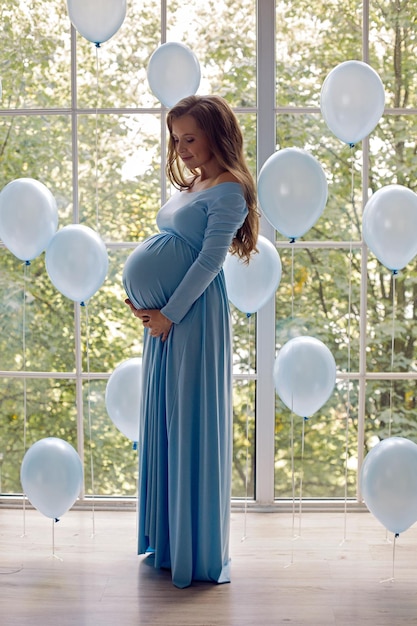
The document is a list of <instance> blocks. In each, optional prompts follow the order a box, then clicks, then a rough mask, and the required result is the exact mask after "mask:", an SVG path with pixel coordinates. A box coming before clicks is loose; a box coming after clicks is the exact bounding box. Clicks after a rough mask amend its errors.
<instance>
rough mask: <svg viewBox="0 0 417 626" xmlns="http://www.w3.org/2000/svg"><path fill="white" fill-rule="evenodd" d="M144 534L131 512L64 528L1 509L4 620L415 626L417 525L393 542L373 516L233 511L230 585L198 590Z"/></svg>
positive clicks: (97, 515)
mask: <svg viewBox="0 0 417 626" xmlns="http://www.w3.org/2000/svg"><path fill="white" fill-rule="evenodd" d="M245 531H246V538H245V539H244V540H243V539H242V538H243V536H244V534H245ZM135 533H136V516H135V513H134V512H131V511H129V512H102V511H95V512H93V511H70V512H68V513H67V514H66V515H64V516H63V517H62V519H61V520H60V521H59V522H58V523H56V524H55V525H54V524H53V522H52V520H50V519H48V518H46V517H44V516H42V515H41V514H40V513H38V512H37V511H34V510H25V511H20V510H6V509H1V510H0V623H1V624H2V626H15V625H18V626H25V625H29V624H30V625H31V626H33V625H35V626H37V625H41V626H49V625H54V626H69V625H74V626H130V625H132V626H133V625H135V626H137V625H143V624H146V625H151V624H157V625H161V626H173V625H176V626H191V625H192V626H203V625H204V626H214V625H216V626H258V625H259V626H268V625H272V624H292V625H299V624H300V625H303V624H314V625H317V626H326V625H328V624H337V625H338V626H353V625H355V626H358V625H361V624H366V625H369V626H371V625H372V626H385V625H386V626H400V625H401V624H417V529H416V528H414V527H412V528H411V529H409V530H408V531H407V532H405V533H404V534H402V535H401V536H400V537H399V538H398V539H397V540H396V541H395V542H394V539H393V537H392V536H390V535H387V532H386V531H385V529H384V528H383V527H382V526H381V525H380V524H379V523H378V522H377V521H376V520H375V519H374V518H373V517H372V516H371V515H370V514H369V513H347V515H346V516H345V514H344V513H331V512H330V513H318V512H306V513H302V515H301V518H300V517H298V515H297V517H294V516H293V514H292V513H289V514H288V513H253V512H246V513H245V512H233V513H232V534H231V553H232V582H231V584H226V585H212V584H210V583H194V584H193V585H192V586H191V587H189V588H188V589H177V588H176V587H174V586H173V585H172V583H171V579H170V575H169V572H167V571H157V570H155V568H154V567H153V566H152V565H150V564H149V562H148V560H147V559H146V558H144V557H138V556H137V555H136V553H135V548H136V545H135V543H136V542H135ZM295 534H298V537H296V538H294V535H295Z"/></svg>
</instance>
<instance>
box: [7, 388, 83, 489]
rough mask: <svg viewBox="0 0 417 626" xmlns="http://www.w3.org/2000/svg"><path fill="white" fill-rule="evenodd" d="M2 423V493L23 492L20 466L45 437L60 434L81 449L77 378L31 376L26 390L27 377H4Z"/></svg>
mask: <svg viewBox="0 0 417 626" xmlns="http://www.w3.org/2000/svg"><path fill="white" fill-rule="evenodd" d="M25 400H26V407H25ZM0 422H1V424H2V427H1V429H0V455H1V454H3V462H2V463H1V460H0V469H1V473H2V492H3V493H7V494H11V493H22V487H21V484H20V466H21V463H22V460H23V457H24V453H25V451H26V450H28V449H29V447H30V446H31V445H32V444H34V443H35V442H36V441H38V440H39V439H43V438H44V437H58V438H60V439H64V440H65V441H68V443H70V444H71V445H72V446H74V448H75V449H77V421H76V406H75V383H74V381H71V380H58V379H52V378H51V379H32V378H28V379H27V380H26V389H25V387H24V382H23V380H21V379H16V378H4V379H3V381H2V385H1V388H0ZM25 422H26V435H25ZM25 439H26V442H25ZM25 443H26V448H25ZM0 459H1V457H0Z"/></svg>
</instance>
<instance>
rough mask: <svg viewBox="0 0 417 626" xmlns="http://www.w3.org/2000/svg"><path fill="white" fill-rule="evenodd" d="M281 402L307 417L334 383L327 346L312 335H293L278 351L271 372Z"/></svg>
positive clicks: (325, 397)
mask: <svg viewBox="0 0 417 626" xmlns="http://www.w3.org/2000/svg"><path fill="white" fill-rule="evenodd" d="M273 377H274V382H275V388H276V390H277V393H278V395H279V397H280V398H281V400H282V401H283V403H284V404H285V405H286V406H287V407H288V408H289V409H290V410H291V411H292V412H293V413H295V414H296V415H300V416H301V417H309V416H310V415H312V414H313V413H315V412H316V411H318V410H319V409H320V408H321V407H322V406H323V404H325V403H326V402H327V400H328V399H329V398H330V395H331V394H332V392H333V389H334V386H335V383H336V363H335V360H334V358H333V355H332V353H331V352H330V350H329V348H327V346H325V345H324V343H323V342H322V341H320V340H319V339H316V338H315V337H295V338H294V339H290V341H288V342H287V343H286V344H285V345H284V346H283V347H282V348H281V350H280V351H279V353H278V356H277V357H276V359H275V365H274V372H273Z"/></svg>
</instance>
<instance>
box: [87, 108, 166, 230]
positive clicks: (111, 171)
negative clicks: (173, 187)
mask: <svg viewBox="0 0 417 626" xmlns="http://www.w3.org/2000/svg"><path fill="white" fill-rule="evenodd" d="M78 130H79V203H80V221H81V222H82V223H84V224H86V225H88V226H90V227H91V228H93V229H94V230H98V231H99V232H100V234H101V236H102V238H103V239H104V240H106V241H112V242H117V241H137V242H138V241H140V240H142V239H143V238H144V237H146V236H148V235H150V234H152V233H154V232H155V230H156V226H155V215H156V212H157V210H158V209H159V207H160V202H161V201H160V197H161V163H160V158H161V157H160V144H161V138H160V137H161V127H160V118H159V116H152V115H135V116H133V115H132V116H127V115H126V116H117V115H114V116H112V115H99V116H96V115H90V116H80V118H79V122H78ZM97 223H98V226H97Z"/></svg>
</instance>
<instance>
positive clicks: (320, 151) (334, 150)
mask: <svg viewBox="0 0 417 626" xmlns="http://www.w3.org/2000/svg"><path fill="white" fill-rule="evenodd" d="M276 124H277V150H281V149H284V148H299V149H301V150H305V151H306V152H307V153H308V154H310V155H311V156H313V157H314V158H315V159H316V160H317V161H318V163H319V164H320V165H321V167H322V169H323V171H324V174H325V176H326V179H327V185H328V197H327V203H326V206H325V208H324V211H323V213H322V215H321V216H320V218H319V219H318V221H317V222H316V224H315V225H314V226H313V227H312V228H311V229H310V230H309V231H307V232H306V233H305V234H304V235H303V236H302V239H304V240H307V241H311V240H319V241H322V240H331V241H351V240H352V241H360V240H361V237H362V234H361V207H362V189H361V176H362V175H361V167H362V152H361V150H360V149H358V148H356V147H355V148H350V147H349V146H348V145H346V144H342V143H341V142H340V141H339V140H338V139H337V138H336V137H334V136H332V135H331V133H330V132H329V130H328V129H327V126H326V124H325V122H324V120H323V119H322V118H321V116H319V115H317V114H292V115H287V114H285V115H284V114H280V115H278V116H277V118H276ZM274 226H275V227H277V225H276V224H274ZM277 239H280V240H281V239H285V236H284V235H282V234H281V233H279V232H277Z"/></svg>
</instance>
